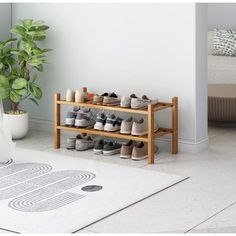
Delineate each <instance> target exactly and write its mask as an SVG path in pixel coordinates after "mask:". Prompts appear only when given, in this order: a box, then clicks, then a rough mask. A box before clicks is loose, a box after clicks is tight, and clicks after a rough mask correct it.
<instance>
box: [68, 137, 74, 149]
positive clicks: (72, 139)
mask: <svg viewBox="0 0 236 236" xmlns="http://www.w3.org/2000/svg"><path fill="white" fill-rule="evenodd" d="M75 141H76V138H68V139H67V140H66V149H68V150H72V149H75Z"/></svg>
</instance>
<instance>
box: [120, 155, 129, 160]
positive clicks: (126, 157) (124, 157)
mask: <svg viewBox="0 0 236 236" xmlns="http://www.w3.org/2000/svg"><path fill="white" fill-rule="evenodd" d="M120 158H121V159H130V158H131V155H129V156H125V155H120Z"/></svg>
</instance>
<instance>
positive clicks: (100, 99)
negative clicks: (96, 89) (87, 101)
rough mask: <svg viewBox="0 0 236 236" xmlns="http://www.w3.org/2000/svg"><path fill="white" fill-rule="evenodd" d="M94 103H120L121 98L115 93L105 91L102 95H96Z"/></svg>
mask: <svg viewBox="0 0 236 236" xmlns="http://www.w3.org/2000/svg"><path fill="white" fill-rule="evenodd" d="M93 104H96V105H101V104H102V105H111V106H112V105H119V104H120V99H119V98H118V96H117V95H116V94H115V93H104V94H102V95H98V94H96V95H94V97H93Z"/></svg>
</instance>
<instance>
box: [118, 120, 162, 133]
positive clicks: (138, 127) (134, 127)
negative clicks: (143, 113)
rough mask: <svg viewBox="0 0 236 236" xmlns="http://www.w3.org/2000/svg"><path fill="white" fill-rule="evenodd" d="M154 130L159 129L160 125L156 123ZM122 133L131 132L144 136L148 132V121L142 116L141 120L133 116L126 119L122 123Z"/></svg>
mask: <svg viewBox="0 0 236 236" xmlns="http://www.w3.org/2000/svg"><path fill="white" fill-rule="evenodd" d="M154 130H155V131H157V130H158V126H157V124H156V123H155V127H154ZM120 133H121V134H131V135H135V136H142V135H146V134H147V133H148V124H147V121H146V120H144V119H143V118H141V119H140V120H135V119H134V118H133V117H129V118H128V119H125V120H123V121H122V123H121V129H120Z"/></svg>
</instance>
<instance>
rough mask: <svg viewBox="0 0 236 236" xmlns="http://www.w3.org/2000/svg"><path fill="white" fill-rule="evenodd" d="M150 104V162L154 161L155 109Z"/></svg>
mask: <svg viewBox="0 0 236 236" xmlns="http://www.w3.org/2000/svg"><path fill="white" fill-rule="evenodd" d="M153 108H154V107H153V105H151V104H149V105H148V164H153V163H154V139H155V136H154V109H153Z"/></svg>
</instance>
